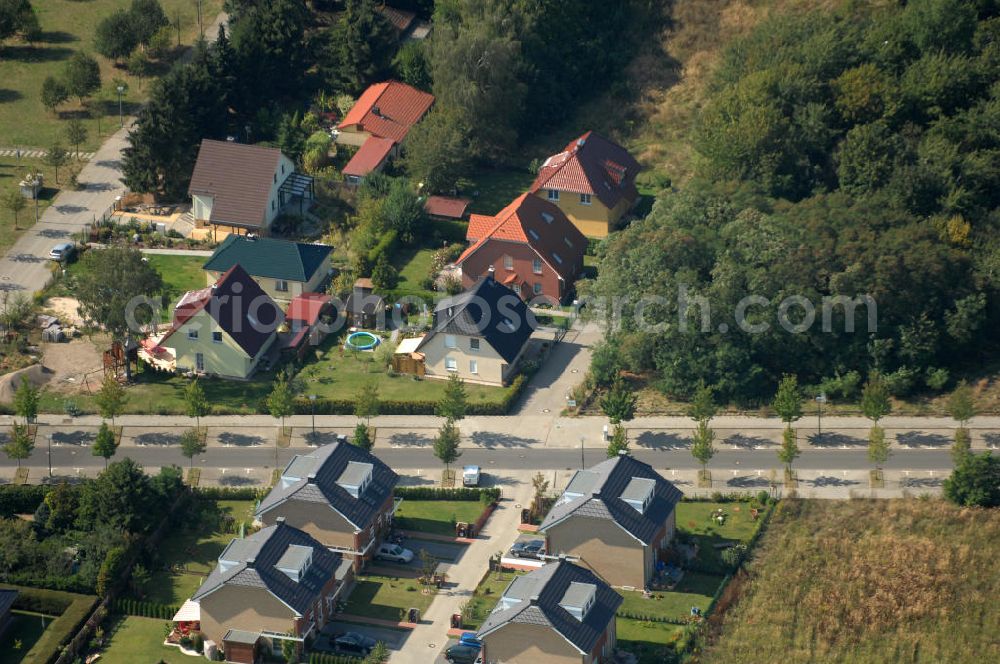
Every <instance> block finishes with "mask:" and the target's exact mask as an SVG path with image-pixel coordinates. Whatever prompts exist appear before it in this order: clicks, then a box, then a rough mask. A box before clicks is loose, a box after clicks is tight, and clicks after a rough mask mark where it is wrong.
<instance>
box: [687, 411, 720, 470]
mask: <svg viewBox="0 0 1000 664" xmlns="http://www.w3.org/2000/svg"><path fill="white" fill-rule="evenodd" d="M714 442H715V432H714V431H712V429H710V428H709V426H708V423H707V422H699V423H698V426H696V427H695V429H694V436H693V438H692V441H691V456H693V457H694V458H695V459H696V460H697V461H698V463H700V464H701V472H702V475H704V474H705V471H706V469H707V468H708V462H709V461H711V460H712V457H713V456H715V445H714Z"/></svg>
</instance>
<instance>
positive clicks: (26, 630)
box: [0, 611, 55, 664]
mask: <svg viewBox="0 0 1000 664" xmlns="http://www.w3.org/2000/svg"><path fill="white" fill-rule="evenodd" d="M53 620H55V618H54V617H52V616H46V615H43V614H41V613H32V612H28V611H13V612H11V618H10V625H8V626H7V629H6V630H5V631H4V633H3V636H0V664H18V662H20V661H21V660H22V659H24V656H25V655H27V654H28V651H29V650H31V648H32V646H34V645H35V642H36V641H38V639H39V638H41V636H42V633H43V632H44V631H45V628H46V627H48V626H49V625H51V624H52V621H53Z"/></svg>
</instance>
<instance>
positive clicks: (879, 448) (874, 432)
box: [868, 426, 889, 479]
mask: <svg viewBox="0 0 1000 664" xmlns="http://www.w3.org/2000/svg"><path fill="white" fill-rule="evenodd" d="M888 459H889V441H888V440H887V439H886V437H885V429H883V428H882V427H880V426H874V427H872V428H871V431H870V432H869V433H868V460H869V461H871V462H872V463H874V464H875V474H876V476H877V477H878V478H879V479H881V478H882V464H884V463H885V462H886V461H887V460H888Z"/></svg>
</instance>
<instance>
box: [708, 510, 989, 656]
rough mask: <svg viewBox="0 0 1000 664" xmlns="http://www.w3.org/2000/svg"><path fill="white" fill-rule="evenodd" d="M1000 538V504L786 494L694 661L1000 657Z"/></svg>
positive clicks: (722, 604)
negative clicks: (999, 507)
mask: <svg viewBox="0 0 1000 664" xmlns="http://www.w3.org/2000/svg"><path fill="white" fill-rule="evenodd" d="M998 542H1000V512H998V511H996V510H994V511H984V510H972V509H960V508H956V507H954V506H952V505H950V504H947V503H945V502H943V501H938V500H915V499H911V500H893V501H884V500H882V501H874V500H851V501H847V502H840V501H820V500H794V499H792V500H786V501H783V502H782V503H781V504H780V505H779V507H778V510H777V511H776V512H775V515H774V519H773V521H772V522H771V526H770V528H769V529H768V532H767V534H766V535H765V536H764V537H763V539H762V540H761V543H760V544H759V548H758V550H757V552H756V554H755V555H754V559H753V561H752V562H751V564H750V565H749V567H748V570H749V572H748V574H747V575H744V576H743V577H742V578H741V579H738V580H737V581H736V582H735V583H734V584H733V585H732V586H730V592H731V593H732V594H734V595H735V596H736V599H735V602H734V603H732V602H733V599H734V597H733V596H729V597H724V598H723V600H722V601H720V608H721V609H723V610H722V611H721V612H720V614H719V615H720V616H721V617H720V618H718V619H719V620H720V624H718V625H716V626H715V627H716V629H717V632H716V638H715V641H714V643H712V644H711V645H710V646H709V647H708V648H707V649H706V650H705V651H704V652H703V653H702V654H701V655H700V656H699V658H698V661H700V662H702V663H704V664H725V663H729V662H732V663H737V662H739V663H744V662H782V664H795V663H797V662H803V663H805V662H810V663H815V664H825V663H833V662H838V663H840V662H843V663H845V664H848V663H850V664H867V663H871V664H876V663H879V664H881V663H883V662H892V663H894V664H917V663H922V662H927V663H928V664H931V663H933V664H943V663H945V662H954V663H956V664H962V663H966V662H967V663H969V664H978V663H979V662H996V661H1000V638H998V636H997V635H998V634H1000V602H998V600H997V598H998V597H1000V569H998V567H997V565H996V553H997V543H998ZM727 594H729V593H727ZM727 604H730V606H729V607H728V610H727V607H726V605H727Z"/></svg>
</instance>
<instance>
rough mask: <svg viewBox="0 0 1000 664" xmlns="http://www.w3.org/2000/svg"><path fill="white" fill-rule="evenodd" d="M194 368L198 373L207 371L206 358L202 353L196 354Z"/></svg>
mask: <svg viewBox="0 0 1000 664" xmlns="http://www.w3.org/2000/svg"><path fill="white" fill-rule="evenodd" d="M194 368H195V370H196V371H204V370H205V356H204V355H203V354H201V353H195V354H194Z"/></svg>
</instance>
